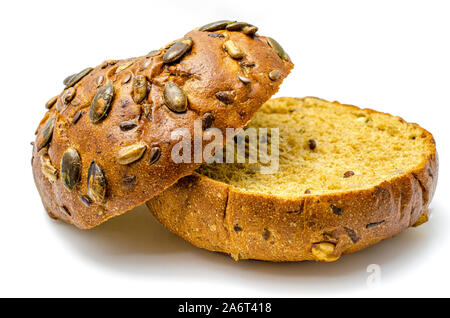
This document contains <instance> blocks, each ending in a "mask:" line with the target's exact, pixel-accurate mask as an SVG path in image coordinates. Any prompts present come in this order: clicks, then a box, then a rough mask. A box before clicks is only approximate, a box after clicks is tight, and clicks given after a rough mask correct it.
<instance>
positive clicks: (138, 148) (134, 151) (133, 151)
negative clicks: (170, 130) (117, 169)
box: [116, 143, 147, 165]
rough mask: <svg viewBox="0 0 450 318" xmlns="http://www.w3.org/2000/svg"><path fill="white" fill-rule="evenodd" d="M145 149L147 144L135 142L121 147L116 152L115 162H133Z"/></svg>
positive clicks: (139, 157)
mask: <svg viewBox="0 0 450 318" xmlns="http://www.w3.org/2000/svg"><path fill="white" fill-rule="evenodd" d="M146 149H147V145H146V144H144V143H135V144H133V145H130V146H126V147H123V148H122V149H120V150H119V152H118V153H117V157H116V159H117V162H118V163H119V164H121V165H128V164H130V163H133V162H135V161H137V160H139V159H141V157H142V155H143V154H144V152H145V150H146Z"/></svg>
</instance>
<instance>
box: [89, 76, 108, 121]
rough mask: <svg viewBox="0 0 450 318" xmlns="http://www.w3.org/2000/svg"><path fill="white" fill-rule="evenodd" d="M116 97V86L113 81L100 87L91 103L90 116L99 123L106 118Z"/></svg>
mask: <svg viewBox="0 0 450 318" xmlns="http://www.w3.org/2000/svg"><path fill="white" fill-rule="evenodd" d="M113 98H114V86H113V83H112V82H109V83H108V84H107V85H105V86H103V87H102V88H100V89H99V90H98V92H97V94H96V95H95V97H94V99H93V100H92V103H91V108H90V110H89V118H90V119H91V122H92V123H94V124H97V123H99V122H101V121H102V120H103V119H105V117H106V115H108V111H109V109H110V107H111V103H112V100H113Z"/></svg>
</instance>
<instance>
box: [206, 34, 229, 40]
mask: <svg viewBox="0 0 450 318" xmlns="http://www.w3.org/2000/svg"><path fill="white" fill-rule="evenodd" d="M208 36H210V37H212V38H217V39H224V38H225V35H224V34H222V33H209V34H208Z"/></svg>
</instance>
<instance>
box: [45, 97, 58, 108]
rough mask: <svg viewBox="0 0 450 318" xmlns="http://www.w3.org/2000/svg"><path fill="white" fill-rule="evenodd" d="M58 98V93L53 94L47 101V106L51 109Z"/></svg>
mask: <svg viewBox="0 0 450 318" xmlns="http://www.w3.org/2000/svg"><path fill="white" fill-rule="evenodd" d="M57 100H58V95H56V96H53V97H52V98H50V100H49V101H48V102H46V103H45V108H47V109H50V108H52V106H53V105H55V103H56V101H57Z"/></svg>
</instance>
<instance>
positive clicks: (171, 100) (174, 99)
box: [164, 82, 187, 113]
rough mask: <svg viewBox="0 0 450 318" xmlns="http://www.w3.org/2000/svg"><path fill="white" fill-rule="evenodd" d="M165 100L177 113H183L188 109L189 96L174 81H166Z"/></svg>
mask: <svg viewBox="0 0 450 318" xmlns="http://www.w3.org/2000/svg"><path fill="white" fill-rule="evenodd" d="M164 102H165V104H166V106H167V107H168V108H169V109H170V110H171V111H173V112H175V113H183V112H185V111H186V109H187V98H186V95H185V94H184V92H183V90H182V89H181V88H180V87H178V85H177V84H175V83H173V82H168V83H166V86H165V87H164Z"/></svg>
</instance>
